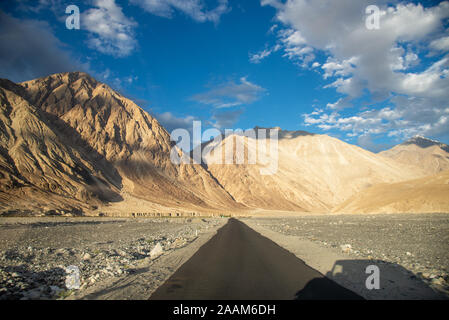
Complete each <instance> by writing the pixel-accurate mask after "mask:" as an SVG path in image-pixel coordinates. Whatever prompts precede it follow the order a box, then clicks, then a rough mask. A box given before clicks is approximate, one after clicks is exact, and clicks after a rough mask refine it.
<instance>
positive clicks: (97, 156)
mask: <svg viewBox="0 0 449 320" xmlns="http://www.w3.org/2000/svg"><path fill="white" fill-rule="evenodd" d="M0 88H1V89H0V90H1V91H0V92H1V93H2V100H1V107H2V118H1V126H2V130H1V131H2V149H1V155H2V158H1V161H2V162H1V167H0V173H1V175H2V177H3V178H2V179H4V181H5V186H9V187H7V188H8V190H3V191H2V192H4V193H5V194H6V195H5V194H2V196H1V197H0V201H1V202H3V206H4V208H6V207H8V206H7V205H5V204H7V203H8V202H9V204H11V199H9V200H8V197H10V194H11V193H14V194H16V193H20V192H23V190H24V186H26V187H27V188H30V189H32V190H33V192H37V193H38V195H37V196H36V197H37V198H39V197H40V195H39V194H40V193H54V194H57V195H61V196H64V197H68V198H71V199H72V198H73V200H74V201H82V202H83V203H89V204H90V206H91V207H92V208H96V207H98V206H99V203H102V204H103V207H102V210H103V211H104V210H106V211H108V210H112V211H114V210H116V209H117V210H118V209H120V208H122V209H126V210H127V211H128V212H129V211H131V210H139V209H140V210H142V211H143V212H145V211H146V212H148V211H152V209H154V210H160V209H161V208H174V209H176V210H181V211H182V210H195V209H214V208H215V209H216V208H231V209H232V208H236V207H237V208H239V205H238V204H236V203H235V201H234V200H233V199H232V197H231V196H230V195H229V194H228V193H227V192H226V191H225V190H224V189H223V188H222V187H221V186H220V185H219V183H217V182H216V180H215V179H214V177H212V176H211V175H210V173H209V172H207V171H206V170H205V169H204V168H203V167H202V166H201V165H184V164H181V165H175V164H173V163H172V162H171V160H170V151H171V146H172V142H171V141H170V136H169V134H168V133H167V131H166V130H165V129H164V128H163V127H162V126H161V125H160V124H159V122H158V121H157V120H156V119H155V118H153V117H152V116H151V115H149V114H148V113H147V112H145V111H144V110H143V109H141V108H140V107H138V106H137V105H136V104H134V103H133V102H132V101H130V100H128V99H126V98H125V97H123V96H121V95H120V94H119V93H117V92H115V91H114V90H112V89H111V88H110V87H108V86H107V85H105V84H102V83H100V82H98V81H96V80H95V79H93V78H92V77H90V76H89V75H87V74H85V73H81V72H72V73H61V74H54V75H51V76H48V77H44V78H40V79H36V80H32V81H27V82H23V83H20V84H14V83H12V82H10V81H8V80H2V81H1V87H0ZM179 152H180V151H179ZM77 174H78V175H79V176H80V177H81V178H80V177H78V176H77ZM83 179H84V180H83ZM40 180H45V182H41V181H40ZM78 180H79V181H78ZM46 182H48V185H49V187H48V188H47V185H46V184H45V183H46ZM3 185H4V184H3V182H2V186H3ZM84 189H86V190H87V191H84ZM58 190H59V191H58ZM86 192H87V195H85V193H86ZM89 192H90V193H92V194H90V193H89ZM78 194H80V195H79V196H77V195H78ZM25 198H26V197H25ZM90 198H96V199H98V201H95V202H92V203H90ZM123 199H125V200H129V199H131V200H133V201H127V202H126V201H125V203H127V204H130V203H132V204H134V207H133V208H130V207H129V206H127V205H125V206H123V201H121V200H123ZM2 200H3V201H2ZM24 201H25V202H26V199H25V200H24ZM39 201H40V200H39ZM29 202H30V203H36V201H35V200H34V199H29ZM37 202H38V201H37ZM116 204H119V205H117V206H116V208H115V207H114V206H115V205H116ZM84 209H86V207H85V206H84ZM94 210H95V209H94ZM142 211H141V212H142Z"/></svg>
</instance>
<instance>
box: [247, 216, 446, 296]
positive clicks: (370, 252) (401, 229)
mask: <svg viewBox="0 0 449 320" xmlns="http://www.w3.org/2000/svg"><path fill="white" fill-rule="evenodd" d="M251 220H253V221H256V222H257V224H258V225H260V226H262V227H265V228H268V229H271V230H272V231H275V232H279V233H282V234H285V235H292V236H297V237H300V238H302V239H306V240H310V241H313V242H315V243H318V244H319V245H321V246H324V247H328V248H331V249H333V250H336V251H338V252H341V253H344V254H346V255H348V256H352V257H357V258H362V259H373V260H383V261H387V262H391V263H396V264H399V265H401V266H403V267H404V268H406V269H407V270H409V271H411V272H413V273H414V274H415V275H417V276H418V277H419V278H421V279H422V280H423V281H424V282H426V283H427V284H429V285H430V286H432V287H434V288H436V289H437V290H439V291H443V292H445V293H448V292H449V215H448V214H382V215H380V214H377V215H320V216H318V215H313V216H300V217H294V218H290V217H289V218H252V219H251Z"/></svg>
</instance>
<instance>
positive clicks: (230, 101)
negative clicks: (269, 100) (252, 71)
mask: <svg viewBox="0 0 449 320" xmlns="http://www.w3.org/2000/svg"><path fill="white" fill-rule="evenodd" d="M264 92H266V90H265V89H264V88H262V87H260V86H258V85H256V84H254V83H251V82H250V81H248V80H247V79H246V77H242V78H240V83H236V82H234V81H229V82H227V83H223V84H220V85H218V86H216V87H214V88H212V89H211V90H209V91H207V92H204V93H200V94H196V95H194V96H193V97H192V100H195V101H197V102H200V103H202V104H207V105H210V106H213V107H215V108H229V107H235V106H239V105H243V104H250V103H253V102H255V101H257V100H258V99H259V98H260V96H261V95H262V94H263V93H264Z"/></svg>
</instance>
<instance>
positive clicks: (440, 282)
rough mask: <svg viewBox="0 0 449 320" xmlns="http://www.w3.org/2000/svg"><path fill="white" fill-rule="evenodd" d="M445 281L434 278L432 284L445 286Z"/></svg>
mask: <svg viewBox="0 0 449 320" xmlns="http://www.w3.org/2000/svg"><path fill="white" fill-rule="evenodd" d="M443 281H444V279H443V278H433V279H432V281H431V283H432V284H436V285H442V284H443Z"/></svg>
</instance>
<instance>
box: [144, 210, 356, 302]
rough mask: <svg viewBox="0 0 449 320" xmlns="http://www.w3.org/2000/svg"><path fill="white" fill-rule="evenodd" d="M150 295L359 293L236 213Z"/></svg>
mask: <svg viewBox="0 0 449 320" xmlns="http://www.w3.org/2000/svg"><path fill="white" fill-rule="evenodd" d="M150 299H152V300H175V299H178V300H229V299H231V300H242V299H249V300H259V299H260V300H292V299H320V300H321V299H361V297H360V296H358V295H356V294H355V293H353V292H352V291H350V290H348V289H346V288H344V287H342V286H340V285H338V284H337V283H335V282H333V281H331V280H329V279H328V278H325V277H324V276H323V275H322V274H321V273H319V272H318V271H316V270H314V269H312V268H310V267H309V266H307V265H306V264H305V263H304V262H303V261H302V260H300V259H298V258H297V257H296V256H295V255H294V254H292V253H290V252H289V251H287V250H285V249H283V248H282V247H280V246H278V245H277V244H276V243H274V242H273V241H271V240H269V239H267V238H265V237H263V236H262V235H260V234H259V233H257V232H256V231H254V230H253V229H251V228H249V227H248V226H247V225H246V224H244V223H242V222H241V221H238V220H236V219H230V220H229V222H228V223H227V224H226V225H225V226H223V227H222V228H221V229H220V230H218V232H217V234H216V235H215V236H214V237H213V238H212V239H210V240H209V241H208V242H207V243H206V244H204V245H203V246H202V247H201V248H200V249H199V250H198V251H197V252H196V253H195V254H194V255H193V256H192V257H191V258H190V259H189V260H188V261H187V262H186V263H184V264H183V265H182V266H181V267H180V268H179V269H178V270H177V271H176V272H175V273H174V274H173V275H172V276H171V277H170V278H169V279H168V280H167V281H166V282H165V283H164V284H163V285H162V286H160V287H159V288H158V289H157V290H156V291H155V292H154V293H153V294H152V296H151V297H150Z"/></svg>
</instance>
